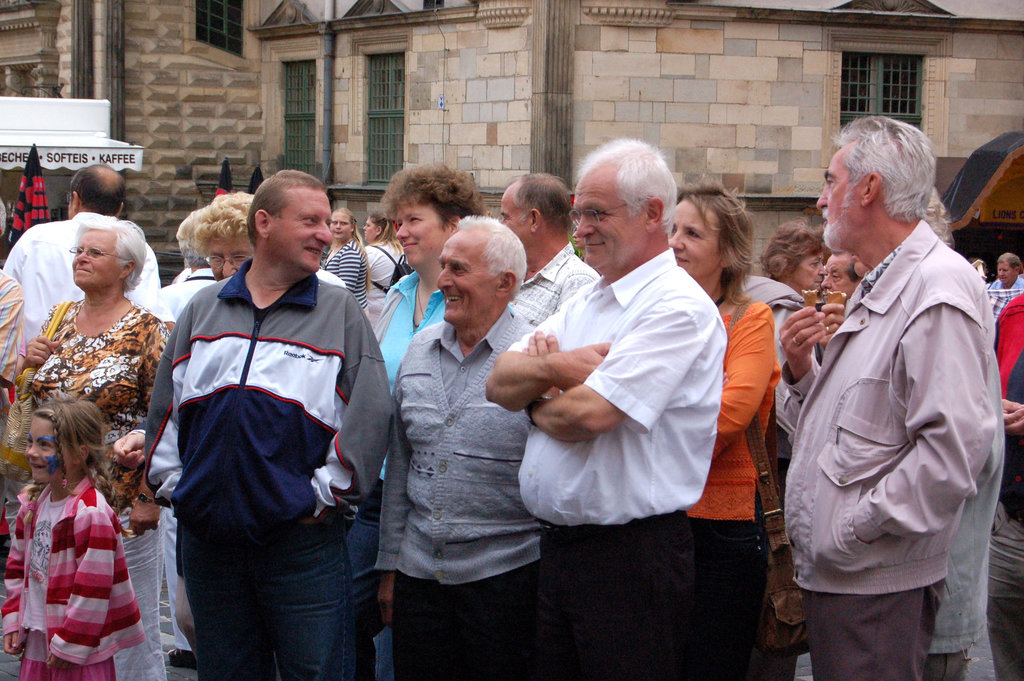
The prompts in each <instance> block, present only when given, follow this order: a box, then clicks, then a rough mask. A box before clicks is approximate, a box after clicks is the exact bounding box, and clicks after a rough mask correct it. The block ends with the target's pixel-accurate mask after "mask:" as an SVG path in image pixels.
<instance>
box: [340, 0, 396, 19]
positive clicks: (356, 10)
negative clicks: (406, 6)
mask: <svg viewBox="0 0 1024 681" xmlns="http://www.w3.org/2000/svg"><path fill="white" fill-rule="evenodd" d="M402 11H403V10H402V9H400V8H398V7H396V6H395V5H394V3H392V2H389V0H358V2H356V4H354V5H352V7H351V8H350V9H349V10H348V11H347V12H345V18H346V19H348V18H350V17H372V16H377V15H378V14H396V13H399V12H402Z"/></svg>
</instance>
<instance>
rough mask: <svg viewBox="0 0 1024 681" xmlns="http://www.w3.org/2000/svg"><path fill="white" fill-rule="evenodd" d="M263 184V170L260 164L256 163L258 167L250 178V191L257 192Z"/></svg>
mask: <svg viewBox="0 0 1024 681" xmlns="http://www.w3.org/2000/svg"><path fill="white" fill-rule="evenodd" d="M261 184H263V170H262V169H261V168H260V166H259V164H256V168H255V169H254V170H253V171H252V177H250V178H249V190H248V191H249V193H250V194H255V193H256V190H257V189H259V186H260V185H261Z"/></svg>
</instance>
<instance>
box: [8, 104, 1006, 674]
mask: <svg viewBox="0 0 1024 681" xmlns="http://www.w3.org/2000/svg"><path fill="white" fill-rule="evenodd" d="M836 147H837V151H836V153H835V155H834V156H833V157H832V159H831V162H830V164H829V166H828V169H827V170H826V172H825V184H824V189H823V191H822V194H821V196H820V198H819V200H818V207H819V208H820V209H821V211H822V214H823V216H824V228H823V229H822V228H821V227H817V226H814V225H812V224H810V223H809V222H807V221H805V220H799V221H794V222H789V223H785V224H782V225H779V226H778V228H777V229H776V230H775V231H774V234H773V235H772V237H771V239H770V240H769V242H768V243H767V245H766V247H765V248H764V249H763V251H762V252H761V253H760V254H758V253H756V251H755V238H754V229H753V224H752V220H751V216H750V214H749V213H748V212H747V210H746V207H745V205H744V203H743V201H742V200H741V199H740V198H738V197H737V195H736V194H735V193H734V192H732V191H730V190H728V189H726V188H725V187H724V186H723V185H722V184H721V183H719V182H715V181H704V182H701V183H699V184H694V185H687V186H683V187H678V186H677V184H676V182H675V180H674V178H673V173H672V171H671V170H670V168H669V166H668V164H667V162H666V160H665V156H664V154H663V153H662V152H661V151H660V150H659V149H657V148H655V147H653V146H651V145H650V144H647V143H645V142H642V141H638V140H628V139H620V140H614V141H612V142H609V143H607V144H605V145H603V146H601V147H599V148H597V149H596V150H594V151H592V152H591V153H590V154H588V155H587V156H586V158H584V159H583V161H582V163H581V164H580V167H579V169H578V173H577V177H576V184H575V194H573V193H572V192H571V191H570V188H569V187H568V186H567V185H566V183H565V182H564V181H563V180H562V179H560V178H557V177H554V176H551V175H546V174H542V173H535V174H529V175H525V176H523V177H520V178H517V179H515V180H514V181H513V182H512V183H511V184H510V185H509V186H508V187H507V188H506V190H505V192H504V195H503V196H502V198H501V205H500V216H499V217H500V219H496V218H495V217H490V216H488V214H487V213H488V211H487V208H486V206H485V203H484V200H483V196H482V195H481V193H480V191H479V190H478V188H477V186H476V184H475V182H474V180H473V177H472V175H471V174H470V173H468V172H465V171H463V170H454V169H452V168H449V167H447V166H445V165H442V164H435V165H423V166H416V167H409V168H407V169H405V170H402V171H400V172H399V173H397V174H396V175H395V176H394V177H393V178H392V179H391V181H390V183H389V184H388V186H387V189H386V191H385V192H384V195H383V198H382V201H381V208H382V212H381V213H371V214H369V215H368V216H366V219H365V223H364V224H363V226H362V230H361V229H360V226H359V219H358V218H357V216H356V215H355V214H354V213H353V212H352V211H351V210H349V209H348V208H344V207H334V208H332V206H331V203H330V200H329V198H328V194H327V188H326V187H325V186H324V185H323V184H322V183H321V182H320V181H319V180H317V179H316V178H313V177H311V176H309V175H307V174H305V173H301V172H297V171H290V170H283V171H280V172H278V173H277V174H275V175H273V176H271V177H270V178H268V179H267V180H266V181H265V182H264V183H263V184H262V185H260V187H259V188H258V189H257V190H256V192H255V194H254V195H250V194H244V193H235V194H228V195H223V196H219V197H217V198H216V199H214V200H213V202H212V203H210V204H209V205H207V206H205V207H203V208H200V209H198V210H196V211H194V212H193V213H192V214H190V215H189V216H188V217H187V218H186V220H185V221H184V222H183V223H182V225H181V227H180V229H179V230H178V233H177V239H178V242H179V246H180V250H181V253H182V257H183V259H184V261H185V265H186V267H185V270H184V271H183V273H182V274H181V275H180V276H179V277H178V279H177V280H176V281H175V283H173V284H171V285H170V286H167V287H165V288H163V289H162V290H161V289H160V288H159V286H158V282H157V280H156V269H155V261H152V260H151V259H152V251H151V250H149V248H148V246H146V243H145V239H144V236H143V233H142V230H141V229H139V228H138V227H137V226H136V225H134V224H133V223H131V222H130V221H127V220H122V219H119V218H118V217H117V216H118V215H119V214H120V212H121V210H122V209H123V205H124V198H125V185H124V181H123V179H122V178H121V176H120V175H118V174H117V173H115V172H113V171H111V170H109V169H108V168H105V167H102V166H93V167H90V168H86V169H84V170H82V171H79V173H77V174H76V176H75V178H74V179H73V181H72V185H71V189H72V201H71V211H70V212H71V218H70V219H69V220H68V221H66V222H63V223H48V224H43V225H38V226H36V227H34V228H32V229H31V230H29V232H28V233H27V234H26V235H25V236H24V237H23V238H22V239H21V240H20V241H19V242H18V243H17V244H16V245H15V247H14V249H13V250H12V252H11V254H10V256H9V258H8V260H7V265H6V267H5V269H4V275H2V276H0V382H2V383H3V384H4V385H5V386H9V385H10V384H12V382H13V380H14V377H15V376H16V375H17V374H18V372H19V366H37V367H39V368H38V370H37V371H36V373H35V377H34V379H33V382H32V384H31V391H30V392H31V395H32V397H33V400H34V404H35V405H36V410H35V413H34V417H33V419H32V421H31V428H30V430H29V433H28V449H27V452H26V455H27V458H28V462H29V465H30V472H31V478H32V482H31V483H29V484H28V485H26V486H25V487H24V489H21V486H20V485H18V484H16V483H14V482H13V481H11V480H6V481H5V484H4V493H5V495H7V496H8V498H14V496H15V495H18V500H19V501H20V511H19V512H18V514H17V517H16V520H15V523H14V531H13V533H12V535H13V536H12V542H11V548H10V554H9V558H8V562H7V570H6V574H5V582H6V586H7V600H6V601H5V603H4V605H3V610H2V612H3V633H4V650H5V652H7V653H8V654H17V655H21V656H22V660H23V661H22V668H21V670H22V671H21V678H23V679H28V680H36V679H52V680H55V681H56V680H68V681H79V680H82V681H92V680H93V679H111V678H115V677H116V678H118V679H121V680H122V681H135V680H138V681H151V680H153V679H157V680H159V679H162V678H165V670H164V663H163V656H162V651H161V648H160V634H159V628H158V623H159V613H158V595H159V591H160V584H161V578H162V575H163V577H164V578H166V581H167V587H168V593H169V595H170V601H171V605H172V614H173V620H174V627H175V628H174V634H175V648H174V649H173V650H172V651H171V652H170V658H171V659H170V661H171V663H172V664H175V665H178V666H198V673H199V678H200V679H201V680H202V681H222V680H223V681H227V680H229V679H230V680H235V679H264V680H266V681H270V680H272V679H275V678H280V679H282V680H284V681H291V680H297V679H309V680H313V679H323V680H325V681H327V680H332V681H333V680H335V679H344V680H349V679H358V680H359V681H368V680H380V681H390V680H391V679H397V680H398V681H421V680H428V681H429V680H430V679H437V680H438V681H442V680H444V681H451V680H456V679H467V680H471V679H481V680H483V679H487V680H488V681H489V680H491V679H508V680H509V681H516V680H526V679H536V680H538V681H547V680H551V681H556V680H557V681H561V680H566V679H569V680H571V679H581V680H582V679H586V680H592V679H593V680H598V679H607V680H609V681H613V680H614V681H622V680H629V679H638V680H639V679H645V680H646V679H652V680H657V679H666V680H668V679H671V680H672V681H677V680H678V679H686V680H687V681H705V680H715V679H721V680H723V681H727V680H735V681H743V680H745V679H751V680H754V679H763V680H766V681H767V680H777V679H778V680H781V679H785V680H787V681H791V680H792V679H793V678H794V673H795V657H792V656H790V657H786V658H778V657H771V656H767V655H762V654H761V653H760V652H759V651H758V650H757V649H756V647H755V640H756V638H757V632H758V626H759V622H760V621H761V619H762V609H763V607H764V603H763V602H764V597H765V587H766V571H767V569H768V564H769V540H768V536H769V533H768V528H769V525H772V524H773V523H778V522H779V521H778V519H777V518H772V519H766V515H772V513H774V512H772V513H768V514H766V509H765V502H766V500H765V499H763V498H762V496H761V493H759V489H762V490H763V489H764V487H759V486H760V485H764V484H765V481H764V480H763V479H760V476H759V472H758V461H759V460H760V459H759V458H758V457H760V456H762V454H761V452H763V451H764V450H765V447H766V445H765V443H766V442H767V443H769V447H770V451H771V454H772V455H773V456H772V457H771V458H772V459H777V462H776V464H775V465H776V466H777V476H778V477H777V479H778V487H779V490H778V491H779V493H780V494H781V495H783V496H784V499H785V504H784V507H785V526H786V529H787V531H788V537H789V542H790V544H791V546H792V549H793V555H794V561H795V565H796V583H797V584H798V585H799V587H800V589H801V593H802V596H803V606H804V611H805V616H806V627H807V634H808V640H809V647H810V652H811V661H812V666H813V673H814V678H815V679H816V680H818V681H827V680H830V679H831V680H837V681H849V680H850V679H865V680H868V679H872V680H873V679H893V680H908V681H909V680H915V681H921V680H924V679H927V680H929V681H945V680H954V679H963V678H965V674H966V669H967V663H968V661H969V654H970V648H971V646H972V645H973V644H974V642H976V641H977V640H978V639H979V638H980V637H981V636H982V633H983V631H984V628H985V626H986V620H987V626H988V634H989V638H990V640H991V644H992V650H993V658H994V660H995V663H996V673H997V678H998V681H1010V680H1013V681H1021V679H1024V524H1022V523H1024V483H1022V482H1021V476H1022V475H1024V453H1022V451H1024V450H1022V444H1021V443H1022V442H1024V440H1022V439H1021V438H1022V437H1024V406H1022V405H1024V360H1021V355H1022V350H1024V325H1022V324H1021V320H1024V297H1021V298H1017V297H1016V295H1017V293H1013V295H1009V293H1008V292H1010V291H1016V292H1024V279H1022V278H1021V262H1020V260H1019V258H1017V257H1016V256H1014V255H1013V254H1005V255H1004V256H1003V257H1001V258H1000V259H999V265H998V274H999V278H998V280H997V281H996V282H994V283H993V284H992V285H991V286H990V287H988V288H986V285H985V283H984V282H983V280H982V279H981V278H979V277H978V275H977V272H976V270H975V269H974V268H972V266H971V265H970V264H968V262H967V261H966V260H965V259H964V258H963V257H961V256H960V255H958V254H957V253H955V252H954V251H953V250H951V249H950V248H949V247H948V246H947V245H946V244H945V243H944V240H945V241H948V226H947V225H946V224H945V222H944V217H943V212H942V210H941V204H939V205H938V206H936V202H935V193H934V189H933V184H934V177H935V157H934V154H933V152H932V150H931V146H930V143H929V142H928V140H927V138H926V137H925V136H924V135H923V134H922V133H921V132H920V131H919V130H917V129H916V128H913V127H911V126H908V125H905V124H903V123H899V122H897V121H894V120H891V119H886V118H880V117H869V118H863V119H858V120H857V121H854V122H853V123H850V124H849V125H847V126H846V127H845V128H844V129H843V131H842V132H841V133H840V135H839V136H838V138H837V140H836ZM574 245H575V246H577V247H578V248H579V250H581V251H582V252H583V258H580V257H579V256H578V254H577V252H576V250H575V249H574ZM758 263H759V265H760V271H761V274H760V275H759V274H755V265H756V264H758ZM762 275H763V276H762ZM63 301H72V305H71V306H70V307H69V308H66V311H65V308H64V307H61V308H57V307H55V306H56V305H57V304H58V303H61V302H63ZM1004 308H1005V309H1004ZM997 315H998V325H997V324H996V316H997ZM51 322H52V324H51ZM49 326H53V327H55V329H56V330H55V333H53V334H52V335H51V336H49V337H48V336H47V335H45V334H43V333H42V331H43V330H44V329H46V328H47V327H49ZM23 330H24V331H23ZM19 355H21V357H20V359H19ZM1004 459H1005V463H1004ZM773 494H774V492H773ZM162 570H163V572H162ZM164 573H165V575H164ZM986 613H987V617H986Z"/></svg>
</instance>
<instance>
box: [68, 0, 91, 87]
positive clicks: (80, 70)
mask: <svg viewBox="0 0 1024 681" xmlns="http://www.w3.org/2000/svg"><path fill="white" fill-rule="evenodd" d="M92 3H93V0H71V96H72V97H75V98H80V99H92V98H93V97H95V93H94V92H93V66H92V59H93V54H92V38H93V25H92V23H93V16H92Z"/></svg>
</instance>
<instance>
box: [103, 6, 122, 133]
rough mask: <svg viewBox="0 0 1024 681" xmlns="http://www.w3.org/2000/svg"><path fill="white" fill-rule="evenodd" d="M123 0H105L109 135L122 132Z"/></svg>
mask: <svg viewBox="0 0 1024 681" xmlns="http://www.w3.org/2000/svg"><path fill="white" fill-rule="evenodd" d="M124 50H125V36H124V0H107V48H106V71H107V79H106V80H107V99H109V100H110V136H111V137H112V138H113V139H116V140H123V139H124V137H125V134H124V103H125V101H124Z"/></svg>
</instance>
